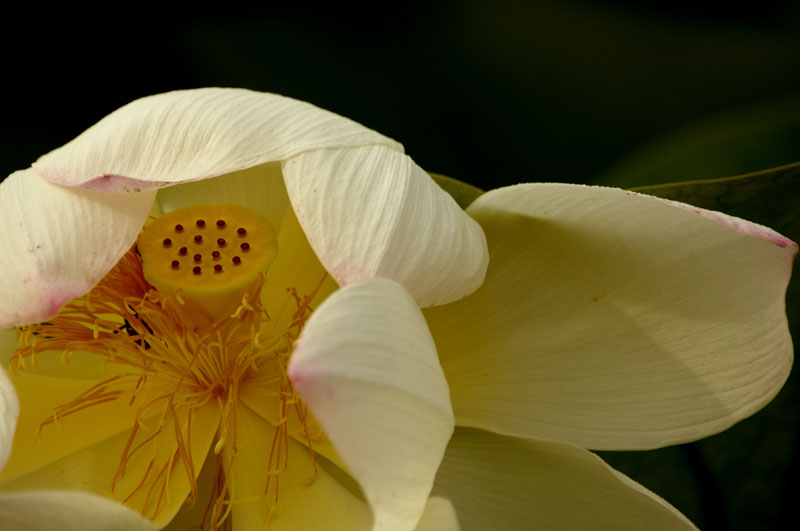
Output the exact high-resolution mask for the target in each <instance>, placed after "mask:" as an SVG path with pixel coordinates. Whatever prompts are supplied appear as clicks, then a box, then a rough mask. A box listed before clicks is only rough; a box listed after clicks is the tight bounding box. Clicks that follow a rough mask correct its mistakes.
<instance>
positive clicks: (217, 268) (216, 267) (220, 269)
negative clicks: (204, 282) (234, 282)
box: [214, 264, 222, 273]
mask: <svg viewBox="0 0 800 531" xmlns="http://www.w3.org/2000/svg"><path fill="white" fill-rule="evenodd" d="M214 273H222V266H221V265H219V264H217V265H215V266H214Z"/></svg>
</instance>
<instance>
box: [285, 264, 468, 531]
mask: <svg viewBox="0 0 800 531" xmlns="http://www.w3.org/2000/svg"><path fill="white" fill-rule="evenodd" d="M288 371H289V377H290V378H291V380H292V383H293V385H294V386H295V388H296V389H297V391H298V392H299V393H300V396H301V397H302V399H303V400H304V401H305V402H306V403H307V404H308V406H309V407H310V409H311V411H312V412H313V413H314V415H315V417H316V418H317V419H318V420H319V422H320V424H321V425H322V427H323V428H324V430H325V433H326V434H327V435H328V437H329V438H330V440H331V441H332V442H333V444H334V446H335V447H336V450H337V451H338V453H339V455H340V456H341V458H342V460H343V461H344V462H345V463H346V464H347V466H348V468H349V469H350V471H352V474H353V476H354V477H355V479H356V480H358V482H359V483H360V484H361V487H362V489H363V491H364V496H365V497H366V499H367V501H368V502H369V504H370V507H371V508H372V511H373V517H374V520H373V529H375V530H384V529H386V530H393V531H403V530H408V531H412V530H413V529H414V528H415V527H416V525H417V522H418V521H419V519H420V517H421V516H422V513H423V511H424V509H425V505H426V502H427V500H428V495H429V494H430V489H431V486H432V485H433V479H434V476H435V474H436V469H437V468H438V467H439V463H440V461H441V459H442V455H443V454H444V448H445V446H446V445H447V441H448V439H449V438H450V435H451V434H452V431H453V417H452V410H451V408H450V399H449V394H448V388H447V381H446V380H445V378H444V375H443V374H442V370H441V367H440V366H439V361H438V359H437V357H436V348H435V346H434V344H433V340H432V339H431V336H430V333H429V332H428V328H427V326H426V325H425V320H424V319H423V317H422V314H421V312H420V310H419V308H418V307H417V306H416V304H415V302H414V300H413V299H412V298H411V296H410V295H409V294H408V293H407V292H406V291H405V290H404V289H403V288H402V287H401V286H399V285H398V284H396V283H394V282H392V281H389V280H383V279H374V280H366V281H363V282H359V283H355V284H351V285H349V286H346V287H344V288H342V289H341V290H339V291H337V292H335V293H334V294H333V295H331V296H330V297H329V298H328V299H327V300H326V301H325V302H324V303H323V304H322V305H320V307H319V308H317V310H316V311H315V312H314V313H313V314H312V316H311V318H310V319H309V320H308V323H307V324H306V327H305V329H304V330H303V332H302V335H301V337H300V339H299V340H298V342H297V344H296V347H295V351H294V353H293V355H292V358H291V360H290V363H289V369H288Z"/></svg>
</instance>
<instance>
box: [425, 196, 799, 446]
mask: <svg viewBox="0 0 800 531" xmlns="http://www.w3.org/2000/svg"><path fill="white" fill-rule="evenodd" d="M468 211H469V212H470V213H471V214H472V215H473V216H474V217H475V218H476V219H477V220H478V221H479V222H480V223H481V225H482V226H483V228H484V230H485V231H486V235H487V239H488V242H489V252H490V255H491V257H492V261H491V264H490V267H489V271H488V273H487V277H486V282H485V283H484V285H483V286H482V287H481V288H480V289H479V290H478V291H477V292H476V293H475V294H473V295H472V296H470V297H468V298H466V299H464V300H463V301H459V302H457V303H454V304H452V305H449V306H445V307H441V308H432V309H430V310H428V311H426V317H427V319H428V322H429V324H430V326H431V331H432V333H433V335H434V338H435V339H436V344H437V348H438V350H439V355H440V358H441V360H442V366H443V368H444V370H445V374H447V378H448V382H449V383H450V386H451V389H452V400H453V409H454V411H455V412H456V418H457V423H458V424H459V425H467V426H474V427H482V428H485V429H489V430H492V431H497V432H501V433H506V434H511V435H519V436H529V437H540V438H544V439H554V440H562V441H568V442H571V443H574V444H577V445H579V446H583V447H586V448H597V449H643V448H652V447H657V446H663V445H668V444H675V443H679V442H684V441H689V440H694V439H697V438H700V437H704V436H707V435H710V434H713V433H716V432H718V431H721V430H723V429H725V428H727V427H729V426H731V425H732V424H734V423H735V422H737V421H739V420H741V419H743V418H745V417H747V416H749V415H751V414H752V413H754V412H755V411H757V410H758V409H760V408H761V407H763V406H764V404H766V403H767V402H769V401H770V400H771V399H772V397H773V396H775V394H776V393H777V392H778V390H779V389H780V388H781V386H782V385H783V382H784V381H785V380H786V377H787V375H788V374H789V370H790V367H791V364H792V343H791V339H790V337H789V332H788V328H787V323H786V316H785V313H784V312H785V308H784V292H785V289H786V284H787V282H788V279H789V274H790V271H791V264H792V259H793V257H794V255H795V253H796V252H797V246H796V245H795V244H793V243H791V242H788V240H785V239H784V240H780V239H777V238H775V237H774V236H773V235H767V236H766V237H764V238H762V237H761V236H762V235H765V234H767V233H764V231H763V230H756V229H757V227H755V226H753V225H752V224H748V223H747V222H744V221H742V220H737V221H738V225H737V227H734V230H731V225H732V224H731V223H730V222H726V223H720V222H718V221H720V220H719V219H709V217H708V216H701V215H697V214H696V213H694V212H692V211H691V210H688V209H686V208H683V207H681V208H676V206H675V205H673V204H669V203H666V202H663V201H661V200H658V199H655V198H651V197H647V196H642V195H639V194H634V193H631V192H625V191H622V190H615V189H610V188H590V187H581V186H571V185H546V184H544V185H522V186H516V187H511V188H505V189H500V190H495V191H492V192H489V193H487V194H485V195H483V196H482V197H481V198H479V199H478V200H477V201H476V202H475V203H474V204H473V205H472V206H471V207H470V208H469V210H468Z"/></svg>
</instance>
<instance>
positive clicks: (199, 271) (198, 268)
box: [192, 266, 203, 275]
mask: <svg viewBox="0 0 800 531" xmlns="http://www.w3.org/2000/svg"><path fill="white" fill-rule="evenodd" d="M202 272H203V268H202V267H200V266H194V267H193V268H192V273H194V274H195V275H199V274H200V273H202Z"/></svg>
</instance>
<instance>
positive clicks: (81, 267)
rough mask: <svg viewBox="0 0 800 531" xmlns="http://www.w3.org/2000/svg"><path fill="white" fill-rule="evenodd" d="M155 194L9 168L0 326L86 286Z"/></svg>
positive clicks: (1, 195) (49, 311) (118, 250)
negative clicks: (62, 181)
mask: <svg viewBox="0 0 800 531" xmlns="http://www.w3.org/2000/svg"><path fill="white" fill-rule="evenodd" d="M154 197H155V193H154V192H147V193H131V194H125V195H122V194H108V193H103V192H95V191H92V190H85V189H75V188H67V187H63V186H59V185H55V184H52V183H50V182H47V181H46V180H44V179H41V178H40V177H38V176H37V175H36V173H35V172H33V171H32V170H22V171H18V172H15V173H13V174H11V175H10V176H9V177H8V178H7V179H6V180H5V181H3V183H2V184H0V234H3V238H2V239H1V240H0V271H3V275H2V276H0V292H2V293H3V303H2V305H0V328H7V327H10V326H15V325H20V324H27V323H31V322H37V321H42V320H44V319H47V318H49V317H52V316H53V315H55V314H56V313H57V312H58V310H59V308H60V307H61V306H62V305H64V304H65V303H67V302H68V301H69V300H71V299H73V298H74V297H77V296H79V295H83V294H84V293H86V292H87V291H89V290H90V289H91V288H92V287H93V286H94V285H95V284H96V283H97V282H98V281H99V280H100V279H101V278H103V276H104V275H105V274H106V273H107V272H108V271H109V270H110V269H111V268H112V267H113V266H114V264H116V263H117V261H118V260H119V258H120V257H121V256H122V255H123V254H124V253H125V252H126V251H127V250H128V249H129V248H130V246H131V245H132V244H133V242H134V240H135V239H136V236H137V235H138V233H139V231H140V230H141V228H142V225H143V224H144V221H145V218H146V217H147V213H148V212H149V210H150V206H151V204H152V203H153V199H154Z"/></svg>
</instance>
